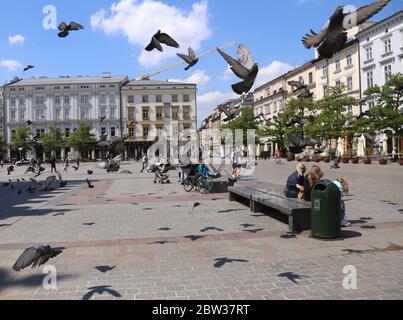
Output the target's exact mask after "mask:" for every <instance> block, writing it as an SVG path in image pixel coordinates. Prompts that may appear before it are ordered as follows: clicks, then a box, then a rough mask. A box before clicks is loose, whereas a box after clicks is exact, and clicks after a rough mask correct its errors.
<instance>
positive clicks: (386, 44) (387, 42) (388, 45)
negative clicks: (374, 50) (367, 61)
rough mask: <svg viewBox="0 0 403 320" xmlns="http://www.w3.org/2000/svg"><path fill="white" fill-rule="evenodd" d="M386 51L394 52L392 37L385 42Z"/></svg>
mask: <svg viewBox="0 0 403 320" xmlns="http://www.w3.org/2000/svg"><path fill="white" fill-rule="evenodd" d="M383 43H384V48H385V53H390V52H392V41H391V40H390V39H388V40H385V41H384V42H383Z"/></svg>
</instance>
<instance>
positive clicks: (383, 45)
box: [357, 10, 403, 154]
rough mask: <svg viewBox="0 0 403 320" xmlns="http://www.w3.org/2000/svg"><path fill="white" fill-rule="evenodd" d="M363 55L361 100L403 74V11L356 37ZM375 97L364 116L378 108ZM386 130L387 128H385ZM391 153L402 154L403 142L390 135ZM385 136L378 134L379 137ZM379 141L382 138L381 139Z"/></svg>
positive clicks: (368, 99) (368, 104)
mask: <svg viewBox="0 0 403 320" xmlns="http://www.w3.org/2000/svg"><path fill="white" fill-rule="evenodd" d="M357 39H358V41H359V51H360V61H361V63H360V71H359V73H360V77H361V96H362V97H365V92H366V91H367V90H368V89H369V88H371V87H374V86H379V87H383V86H384V85H385V83H386V82H387V81H388V80H389V78H390V76H391V75H392V74H397V73H403V10H401V11H399V12H397V13H396V14H394V15H392V16H390V17H388V18H386V19H384V20H382V21H380V22H379V23H376V24H375V25H372V26H371V27H369V28H367V29H365V30H363V31H361V32H359V33H358V34H357ZM376 99H377V97H376V96H370V97H366V99H365V103H364V104H363V112H365V111H368V110H369V109H371V108H372V107H373V106H375V104H376ZM385 129H387V128H385ZM387 134H388V135H389V139H388V150H383V152H384V153H386V154H390V153H392V151H393V150H396V152H398V153H400V154H401V153H403V139H394V137H393V135H394V134H393V132H391V131H388V132H387ZM381 135H383V132H379V133H378V136H381ZM378 139H379V137H378ZM376 140H377V139H376Z"/></svg>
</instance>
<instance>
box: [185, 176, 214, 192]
mask: <svg viewBox="0 0 403 320" xmlns="http://www.w3.org/2000/svg"><path fill="white" fill-rule="evenodd" d="M213 186H214V182H213V179H212V178H211V177H202V176H191V177H188V178H187V179H186V180H185V183H184V185H183V188H184V189H185V191H186V192H192V191H193V190H194V189H195V190H196V191H198V192H200V193H201V194H208V193H210V192H211V190H212V189H213Z"/></svg>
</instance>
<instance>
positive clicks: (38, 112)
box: [35, 109, 45, 121]
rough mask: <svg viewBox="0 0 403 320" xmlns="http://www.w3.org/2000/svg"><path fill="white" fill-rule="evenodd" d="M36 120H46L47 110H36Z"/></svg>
mask: <svg viewBox="0 0 403 320" xmlns="http://www.w3.org/2000/svg"><path fill="white" fill-rule="evenodd" d="M35 119H36V121H40V120H44V119H45V110H43V109H36V110H35Z"/></svg>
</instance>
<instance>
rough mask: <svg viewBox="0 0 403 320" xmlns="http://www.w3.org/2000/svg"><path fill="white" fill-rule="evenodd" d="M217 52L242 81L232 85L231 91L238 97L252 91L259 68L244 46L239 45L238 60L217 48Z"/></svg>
mask: <svg viewBox="0 0 403 320" xmlns="http://www.w3.org/2000/svg"><path fill="white" fill-rule="evenodd" d="M217 51H218V53H219V54H220V55H221V56H222V57H223V58H224V59H225V60H226V61H227V62H228V64H229V66H230V67H231V70H232V71H233V72H234V73H235V74H236V75H237V76H238V77H239V78H241V79H243V81H242V82H239V83H237V84H234V85H232V90H234V92H235V93H237V94H240V95H242V94H244V93H248V92H249V91H250V90H251V89H252V87H253V84H254V83H255V80H256V77H257V74H258V72H259V67H258V65H257V64H256V63H254V61H253V57H252V55H251V54H250V52H249V50H248V49H247V48H246V47H245V46H244V45H240V46H239V47H238V51H237V53H238V54H239V55H240V58H239V59H238V60H235V59H234V58H232V57H231V56H229V55H228V54H226V53H224V52H223V51H222V50H220V49H219V48H217Z"/></svg>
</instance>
